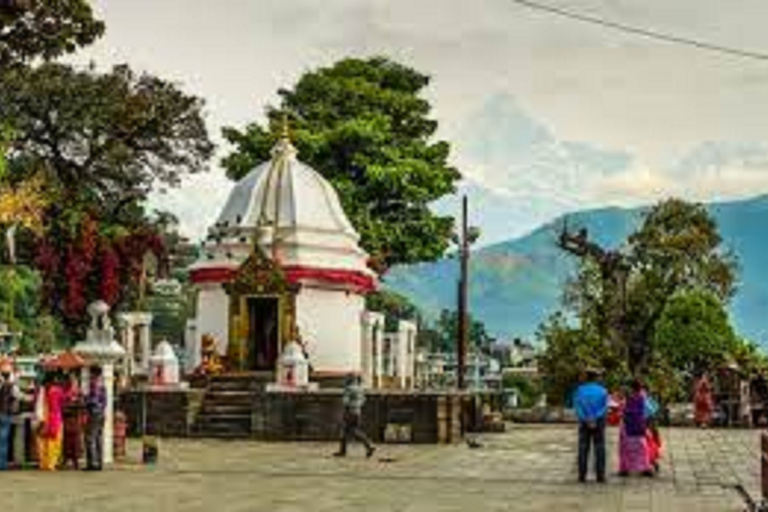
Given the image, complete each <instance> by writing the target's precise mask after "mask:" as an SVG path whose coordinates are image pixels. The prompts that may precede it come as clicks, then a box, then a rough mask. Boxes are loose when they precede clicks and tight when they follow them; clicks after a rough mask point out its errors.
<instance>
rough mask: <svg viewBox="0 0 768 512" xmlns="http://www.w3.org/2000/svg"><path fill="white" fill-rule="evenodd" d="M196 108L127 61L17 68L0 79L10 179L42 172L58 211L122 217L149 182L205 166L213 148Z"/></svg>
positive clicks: (194, 101)
mask: <svg viewBox="0 0 768 512" xmlns="http://www.w3.org/2000/svg"><path fill="white" fill-rule="evenodd" d="M202 104H203V103H202V100H200V99H198V98H196V97H194V96H189V95H187V94H185V93H184V92H182V91H181V90H179V89H178V88H177V87H176V86H175V85H173V84H171V83H170V82H166V81H164V80H161V79H160V78H157V77H154V76H151V75H147V74H144V75H138V76H137V75H135V74H134V73H133V72H132V71H131V70H130V69H129V68H128V67H127V66H117V67H115V68H114V69H112V71H111V72H109V73H105V74H101V73H97V72H96V71H94V70H92V69H89V70H82V71H78V70H75V69H73V68H72V67H69V66H65V65H62V64H43V65H41V66H39V67H37V68H34V69H29V68H21V69H17V70H15V71H13V72H10V73H7V74H5V75H4V76H3V77H2V78H0V121H5V122H7V123H10V124H11V126H13V128H14V130H15V132H16V142H15V144H14V149H13V151H12V152H11V155H10V158H9V164H10V171H11V176H12V178H14V179H24V178H27V177H28V176H29V174H30V173H31V172H32V170H36V171H37V170H42V171H43V172H44V173H45V174H46V183H47V185H49V186H51V187H52V188H54V189H55V190H56V192H57V193H58V195H59V198H58V199H59V200H60V201H59V202H60V204H66V206H67V208H68V209H70V210H71V209H77V208H78V207H82V206H84V205H87V206H88V208H89V209H91V210H97V211H98V213H99V215H98V216H99V217H105V216H108V217H110V218H116V217H117V218H119V217H120V216H121V215H122V216H123V217H126V216H128V215H129V214H130V213H131V207H133V208H134V212H133V213H135V207H136V205H137V204H138V203H139V202H140V201H142V200H144V199H146V196H147V194H148V192H149V191H150V189H151V187H152V186H153V185H154V184H155V183H156V182H159V183H163V184H169V185H176V184H178V183H179V181H180V177H181V175H183V174H185V173H194V172H198V171H202V170H203V169H204V168H205V163H206V161H207V159H208V157H209V156H210V155H211V153H212V150H213V146H212V144H211V142H210V140H209V139H208V135H207V132H206V128H205V123H204V121H203V117H202V113H201V109H202Z"/></svg>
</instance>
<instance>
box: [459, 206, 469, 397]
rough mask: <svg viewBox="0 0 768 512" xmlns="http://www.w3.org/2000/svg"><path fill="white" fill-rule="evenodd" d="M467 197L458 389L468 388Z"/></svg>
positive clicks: (463, 213)
mask: <svg viewBox="0 0 768 512" xmlns="http://www.w3.org/2000/svg"><path fill="white" fill-rule="evenodd" d="M467 230H468V226H467V196H463V197H462V200H461V238H460V241H459V258H460V261H461V276H460V277H459V318H458V323H459V326H458V330H459V332H458V337H459V340H458V346H457V349H458V354H457V355H458V369H457V371H458V376H457V378H458V387H459V389H465V388H466V382H465V374H466V358H467V284H468V283H467V273H468V272H467V263H468V260H469V242H468V240H467Z"/></svg>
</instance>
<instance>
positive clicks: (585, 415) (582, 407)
mask: <svg viewBox="0 0 768 512" xmlns="http://www.w3.org/2000/svg"><path fill="white" fill-rule="evenodd" d="M597 379H598V372H597V370H593V369H590V370H587V375H586V380H585V382H584V383H583V384H581V386H579V387H578V389H577V390H576V394H575V396H574V399H573V402H574V408H575V409H576V416H577V417H578V419H579V482H582V483H583V482H585V481H586V479H587V468H588V466H589V451H590V448H591V446H592V445H594V447H595V473H596V474H597V481H598V482H601V483H602V482H605V417H606V414H607V411H608V391H607V390H606V389H605V388H604V387H603V386H602V385H601V384H600V383H599V382H597Z"/></svg>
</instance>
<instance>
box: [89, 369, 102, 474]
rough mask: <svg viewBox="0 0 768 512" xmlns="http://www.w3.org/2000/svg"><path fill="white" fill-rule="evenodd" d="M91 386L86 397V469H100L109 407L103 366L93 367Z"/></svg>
mask: <svg viewBox="0 0 768 512" xmlns="http://www.w3.org/2000/svg"><path fill="white" fill-rule="evenodd" d="M90 377H91V380H90V386H89V389H88V396H87V397H86V399H85V408H86V412H87V413H88V423H87V425H86V430H85V443H86V447H85V459H86V468H85V469H86V470H88V471H100V470H101V467H102V462H103V453H102V447H103V444H102V443H103V432H104V411H105V410H106V407H107V391H106V389H105V388H104V382H103V381H102V378H101V368H99V367H93V368H91V374H90Z"/></svg>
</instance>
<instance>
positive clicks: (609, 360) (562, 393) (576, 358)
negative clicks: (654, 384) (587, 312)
mask: <svg viewBox="0 0 768 512" xmlns="http://www.w3.org/2000/svg"><path fill="white" fill-rule="evenodd" d="M536 338H537V340H538V342H539V343H540V344H542V345H543V346H544V347H545V350H544V352H543V353H542V355H541V356H540V357H539V362H538V365H539V371H541V372H542V374H543V375H544V390H545V392H546V394H547V400H548V401H549V402H550V403H553V404H563V403H566V402H567V400H568V397H569V394H570V393H571V391H572V390H573V389H574V387H575V386H576V385H577V384H578V383H579V379H580V378H581V375H582V373H583V372H584V371H585V370H587V369H588V368H598V369H600V370H601V371H602V372H603V375H604V381H605V383H606V385H607V386H608V387H609V388H614V387H616V386H619V385H621V384H623V383H625V382H626V381H627V379H628V378H629V368H628V365H627V361H626V358H625V357H624V353H623V352H622V351H621V350H620V349H618V347H615V346H613V345H611V344H610V343H608V342H607V341H606V339H605V338H603V337H601V336H600V335H599V334H598V333H597V332H595V330H594V329H590V328H588V327H574V326H572V325H570V324H569V322H568V319H567V318H566V316H565V315H564V314H563V313H556V314H554V315H552V316H551V317H550V318H549V319H548V320H547V321H546V322H544V323H543V324H542V325H541V326H540V327H539V330H538V331H537V333H536Z"/></svg>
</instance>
